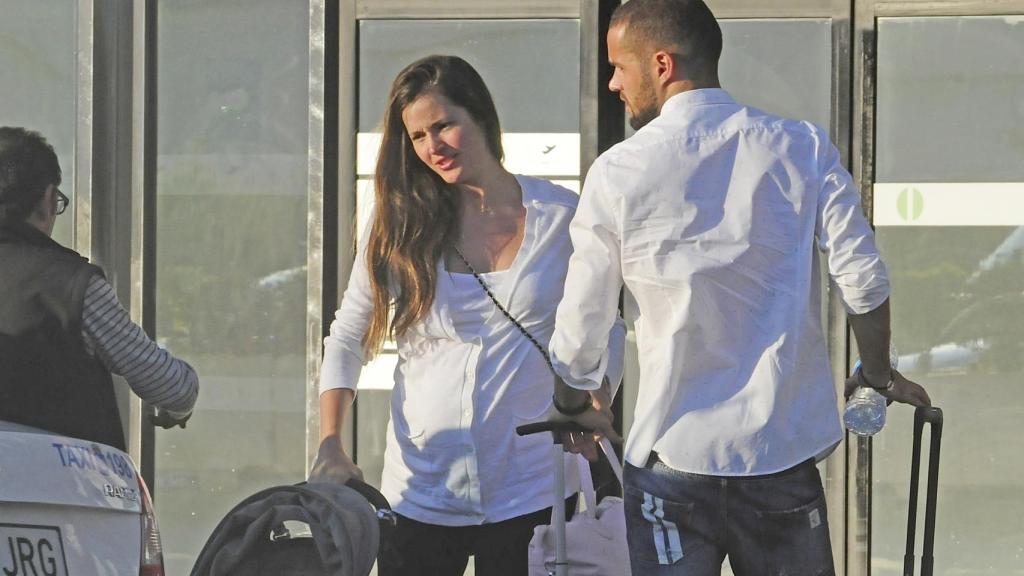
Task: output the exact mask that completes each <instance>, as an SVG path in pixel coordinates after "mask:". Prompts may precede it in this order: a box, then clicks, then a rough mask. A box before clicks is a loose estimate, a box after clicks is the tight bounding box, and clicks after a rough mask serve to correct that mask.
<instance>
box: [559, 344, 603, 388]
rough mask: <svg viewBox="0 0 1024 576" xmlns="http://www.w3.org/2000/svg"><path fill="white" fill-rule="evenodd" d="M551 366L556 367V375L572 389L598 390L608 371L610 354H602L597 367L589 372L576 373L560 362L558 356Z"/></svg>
mask: <svg viewBox="0 0 1024 576" xmlns="http://www.w3.org/2000/svg"><path fill="white" fill-rule="evenodd" d="M551 364H552V365H553V366H554V367H555V374H558V377H559V378H561V379H562V380H563V381H564V382H565V383H566V384H568V385H569V386H570V387H572V388H575V389H577V390H597V389H598V388H600V387H601V382H603V381H604V376H605V373H606V372H607V371H608V353H607V352H605V353H604V354H602V355H601V358H600V360H599V361H598V363H597V366H595V367H594V368H593V369H592V370H589V371H582V370H576V371H574V370H573V369H572V367H571V366H569V365H568V364H564V363H562V362H559V361H558V358H557V357H556V356H552V357H551Z"/></svg>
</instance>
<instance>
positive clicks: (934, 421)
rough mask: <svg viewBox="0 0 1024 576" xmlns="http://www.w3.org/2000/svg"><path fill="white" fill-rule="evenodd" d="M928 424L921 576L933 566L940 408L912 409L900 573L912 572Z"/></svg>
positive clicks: (906, 575) (909, 575) (927, 574)
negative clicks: (923, 439)
mask: <svg viewBox="0 0 1024 576" xmlns="http://www.w3.org/2000/svg"><path fill="white" fill-rule="evenodd" d="M925 422H927V423H928V424H930V425H931V429H932V434H931V442H929V447H928V488H927V495H926V500H925V508H924V548H923V549H922V551H921V576H932V571H933V570H934V568H935V566H934V563H935V556H934V554H935V507H936V502H937V499H938V488H939V449H940V448H941V445H942V409H941V408H934V407H930V406H919V407H918V408H917V410H915V411H914V450H913V454H912V459H911V462H910V510H909V512H908V513H907V549H906V552H905V554H904V555H903V576H913V575H914V540H915V539H916V531H917V487H918V478H919V477H920V475H921V435H922V432H923V430H924V424H925Z"/></svg>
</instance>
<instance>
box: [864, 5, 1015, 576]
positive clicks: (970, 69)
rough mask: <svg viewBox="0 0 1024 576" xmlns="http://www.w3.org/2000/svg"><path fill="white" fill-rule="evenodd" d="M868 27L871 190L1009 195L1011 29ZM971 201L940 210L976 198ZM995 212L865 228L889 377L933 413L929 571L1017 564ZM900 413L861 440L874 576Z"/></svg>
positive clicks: (899, 514) (966, 23) (900, 469)
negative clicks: (866, 454) (884, 268)
mask: <svg viewBox="0 0 1024 576" xmlns="http://www.w3.org/2000/svg"><path fill="white" fill-rule="evenodd" d="M878 32H879V34H878V113H877V118H878V124H877V149H876V157H877V158H878V175H877V180H878V181H879V182H900V183H914V182H924V183H928V182H939V183H958V182H959V183H963V182H966V183H971V182H1003V183H1008V184H1010V185H1015V186H1018V187H1019V188H1020V189H1021V190H1022V191H1024V184H1022V183H1024V165H1022V163H1021V162H1020V158H1021V157H1024V138H1021V129H1020V127H1021V126H1022V125H1024V106H1021V102H1024V68H1022V67H1021V62H1022V61H1024V18H1022V17H984V18H899V19H882V20H880V21H879V27H878ZM921 188H922V189H923V190H924V189H926V188H927V187H926V186H922V187H921ZM970 190H971V187H970V186H964V187H963V193H962V194H959V195H958V196H954V197H953V198H952V199H946V200H944V201H946V202H952V203H953V205H951V206H948V207H943V208H949V210H947V211H946V212H944V213H949V214H954V215H955V214H956V206H957V205H963V206H969V205H971V203H972V202H976V201H977V199H976V198H972V195H971V194H970ZM923 200H924V206H923V210H929V209H930V208H932V205H930V204H929V198H928V197H927V195H926V196H925V197H924V198H923ZM957 203H962V204H957ZM1002 210H1009V211H1010V212H1011V214H1012V213H1014V212H1016V213H1019V218H1020V221H1019V225H1017V226H968V224H971V222H967V221H963V222H957V221H955V217H954V220H953V221H949V222H948V223H947V224H948V225H942V226H888V227H879V228H878V231H877V234H878V240H879V245H880V247H881V250H882V255H883V258H884V259H885V260H886V263H887V264H888V266H889V273H890V277H891V280H892V286H893V300H892V302H893V338H894V342H895V343H896V345H897V346H898V347H899V350H900V353H901V358H900V367H901V370H903V371H904V372H906V373H907V374H908V376H910V377H911V378H913V379H915V380H917V381H919V382H920V383H921V384H923V385H924V386H925V387H926V388H927V389H928V392H929V394H930V395H931V398H932V401H933V402H934V403H935V405H937V406H939V407H941V408H942V409H943V411H944V413H945V426H944V434H943V441H942V458H941V462H942V465H941V468H940V474H939V493H938V519H937V524H936V526H937V528H936V558H935V565H936V574H1011V573H1014V572H1015V571H1019V570H1020V565H1021V558H1022V557H1024V528H1022V526H1024V525H1022V524H1021V522H1020V518H1021V517H1022V516H1024V499H1022V498H1021V494H1022V493H1024V480H1022V478H1024V474H1022V472H1024V468H1022V465H1021V459H1020V457H1019V451H1020V450H1019V449H1018V448H1017V447H1016V441H1015V439H1016V437H1017V436H1018V433H1019V427H1020V423H1021V422H1024V398H1022V396H1021V394H1020V385H1021V376H1022V369H1024V327H1022V325H1021V322H1020V318H1021V311H1022V310H1024V292H1022V291H1021V286H1024V212H1022V211H1019V210H1015V209H1014V208H1013V207H1009V206H1004V207H1002ZM964 212H965V213H967V212H970V211H968V210H964ZM912 412H913V411H912V410H911V409H909V408H906V407H898V408H897V409H894V410H891V411H890V414H889V423H888V424H887V429H886V430H883V432H882V433H881V434H880V435H879V436H878V437H877V439H876V440H875V443H874V463H873V476H874V484H873V486H872V489H873V502H872V514H873V522H872V530H873V537H872V573H873V574H883V575H884V574H902V558H903V542H904V533H905V532H904V531H905V529H906V514H907V505H908V480H909V474H910V471H909V467H910V464H909V462H910V450H911V431H912V418H913V417H912Z"/></svg>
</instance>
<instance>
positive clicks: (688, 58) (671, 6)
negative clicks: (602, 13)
mask: <svg viewBox="0 0 1024 576" xmlns="http://www.w3.org/2000/svg"><path fill="white" fill-rule="evenodd" d="M619 25H626V29H625V30H626V33H625V37H624V41H625V42H626V44H627V46H629V47H630V49H631V50H632V51H633V52H635V53H636V54H638V55H640V56H642V57H647V56H648V55H650V54H653V53H654V52H655V51H657V50H669V51H672V52H676V53H678V54H679V56H680V57H681V58H682V60H683V67H684V71H685V73H686V76H687V77H688V78H689V79H691V80H697V81H702V80H713V79H717V78H718V58H719V57H720V56H721V55H722V29H721V28H720V27H719V26H718V21H717V20H715V15H714V14H712V13H711V9H710V8H708V6H707V4H705V3H704V2H703V1H701V0H629V1H628V2H626V3H625V4H622V5H621V6H619V7H618V8H616V9H615V12H614V13H613V14H612V19H611V24H610V26H611V27H615V26H619Z"/></svg>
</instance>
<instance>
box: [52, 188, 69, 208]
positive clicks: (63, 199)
mask: <svg viewBox="0 0 1024 576" xmlns="http://www.w3.org/2000/svg"><path fill="white" fill-rule="evenodd" d="M54 190H56V191H57V214H63V213H64V211H65V210H67V209H68V204H70V203H71V200H69V199H68V197H67V196H65V195H64V193H63V192H61V191H60V189H59V188H54Z"/></svg>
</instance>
